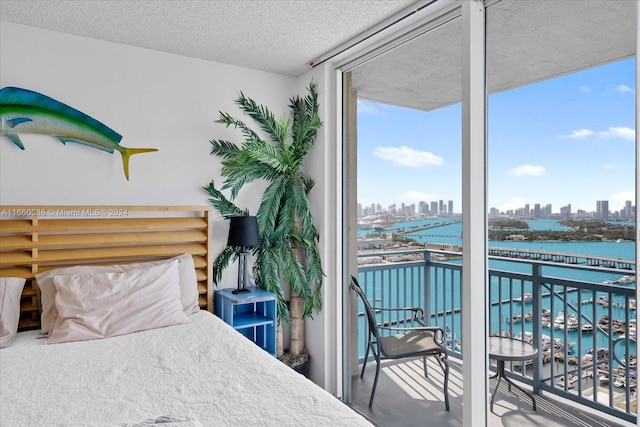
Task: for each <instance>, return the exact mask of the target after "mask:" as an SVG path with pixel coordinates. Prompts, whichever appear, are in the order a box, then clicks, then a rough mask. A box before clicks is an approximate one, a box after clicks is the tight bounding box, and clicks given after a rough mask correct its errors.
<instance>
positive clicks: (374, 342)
mask: <svg viewBox="0 0 640 427" xmlns="http://www.w3.org/2000/svg"><path fill="white" fill-rule="evenodd" d="M350 287H351V289H353V290H354V291H355V292H356V294H358V296H359V297H360V299H361V300H362V303H363V304H364V309H365V312H366V315H367V321H368V325H369V342H368V344H367V351H366V353H365V356H364V363H363V364H362V372H361V373H360V378H362V376H363V375H364V369H365V367H366V366H367V358H368V357H369V350H371V351H372V352H373V357H374V358H375V359H376V377H375V379H374V381H373V388H372V389H371V398H370V399H369V408H371V407H372V405H373V398H374V396H375V394H376V386H377V385H378V376H379V375H380V361H381V360H383V359H402V358H407V357H416V356H422V363H423V367H424V376H425V377H427V378H428V374H427V357H428V356H435V358H436V360H437V361H438V364H439V365H440V368H442V372H443V373H444V386H443V390H444V403H445V405H446V408H447V411H448V410H449V363H448V361H447V348H446V347H445V345H444V343H443V341H442V340H443V337H444V331H443V330H442V328H440V327H439V326H425V323H424V312H423V311H422V309H421V308H418V307H407V308H378V307H372V306H371V305H370V304H369V301H367V297H366V295H365V294H364V292H363V291H362V288H360V284H358V280H357V279H356V278H355V277H353V276H351V284H350ZM376 311H389V312H393V311H395V312H397V313H405V315H404V316H398V319H406V317H405V316H406V313H411V317H410V322H412V324H418V325H421V326H417V327H402V326H391V325H390V322H385V323H384V324H380V323H379V322H378V320H377V319H376ZM381 330H387V331H391V332H395V334H392V335H388V336H382V335H381V334H380V331H381Z"/></svg>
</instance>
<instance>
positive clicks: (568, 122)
mask: <svg viewBox="0 0 640 427" xmlns="http://www.w3.org/2000/svg"><path fill="white" fill-rule="evenodd" d="M635 91H636V89H635V58H630V59H625V60H621V61H617V62H613V63H610V64H606V65H603V66H599V67H595V68H591V69H588V70H583V71H580V72H577V73H573V74H570V75H565V76H561V77H557V78H554V79H550V80H546V81H542V82H539V83H535V84H531V85H527V86H523V87H519V88H515V89H512V90H508V91H505V92H500V93H496V94H492V95H490V96H489V100H488V159H487V160H488V175H487V181H488V187H487V188H488V189H487V192H488V206H490V207H495V208H498V209H499V210H500V211H508V210H515V209H518V208H520V207H524V205H526V204H529V205H532V206H533V205H534V204H536V203H541V204H542V203H544V204H547V203H550V204H552V206H557V207H560V206H565V205H568V203H567V202H566V198H567V192H570V194H571V196H570V197H571V199H572V202H571V205H572V209H573V211H578V210H585V211H591V210H594V206H595V204H594V201H595V200H608V201H609V209H610V210H611V211H619V210H620V209H623V208H624V206H625V202H626V201H628V200H631V201H633V203H635V169H636V165H635V135H636V130H635ZM461 114H462V113H461V105H460V104H455V105H450V106H446V107H443V108H439V109H437V110H434V111H430V112H424V111H417V110H411V109H407V108H402V107H397V106H392V105H385V104H378V103H375V102H372V101H368V100H363V99H360V100H359V101H358V196H357V199H358V201H359V202H360V203H362V204H363V205H370V204H371V203H374V202H375V203H380V204H381V205H382V206H389V205H392V204H394V203H395V204H396V205H400V204H401V203H403V202H404V203H416V204H417V203H419V202H420V201H426V202H429V201H431V200H441V199H442V200H453V201H454V206H458V207H460V206H461V199H462V183H461V182H462V177H461V175H462V166H461V159H462V142H461V141H462V135H461Z"/></svg>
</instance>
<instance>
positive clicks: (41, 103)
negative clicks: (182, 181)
mask: <svg viewBox="0 0 640 427" xmlns="http://www.w3.org/2000/svg"><path fill="white" fill-rule="evenodd" d="M25 133H38V134H45V135H52V136H55V137H56V138H58V139H59V140H60V142H62V143H63V144H66V143H67V142H75V143H77V144H83V145H87V146H89V147H93V148H97V149H98V150H102V151H106V152H107V153H113V152H114V150H117V151H119V152H120V154H121V155H122V166H123V167H124V175H125V177H126V178H127V180H129V157H131V156H132V155H134V154H140V153H149V152H152V151H157V149H156V148H126V147H123V146H121V145H120V140H121V139H122V135H120V134H119V133H118V132H116V131H114V130H113V129H111V128H109V127H107V126H105V125H104V124H102V123H100V122H99V121H97V120H96V119H94V118H93V117H90V116H88V115H86V114H84V113H83V112H81V111H78V110H76V109H75V108H72V107H70V106H68V105H66V104H63V103H62V102H60V101H56V100H55V99H53V98H50V97H48V96H46V95H43V94H41V93H38V92H34V91H31V90H27V89H21V88H18V87H5V88H2V89H0V135H7V137H8V138H9V139H10V140H11V141H12V142H13V143H14V144H15V145H17V146H18V147H20V149H21V150H24V145H23V144H22V141H21V140H20V137H19V136H18V134H25Z"/></svg>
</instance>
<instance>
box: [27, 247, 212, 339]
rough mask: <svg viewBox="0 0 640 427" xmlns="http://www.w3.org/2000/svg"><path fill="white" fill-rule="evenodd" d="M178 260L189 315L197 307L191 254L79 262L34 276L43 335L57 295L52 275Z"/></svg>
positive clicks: (110, 270) (122, 269)
mask: <svg viewBox="0 0 640 427" xmlns="http://www.w3.org/2000/svg"><path fill="white" fill-rule="evenodd" d="M175 259H177V260H178V263H179V265H178V269H179V276H180V279H179V280H180V301H181V302H182V307H183V309H184V312H185V313H186V314H192V313H195V312H196V311H198V310H200V306H199V305H198V297H199V293H198V279H197V277H196V271H195V265H194V263H193V257H192V256H191V254H183V255H180V256H177V257H174V258H170V259H163V260H159V261H150V262H138V263H135V264H116V265H95V266H91V265H79V266H75V267H64V268H56V269H53V270H49V271H45V272H44V273H38V274H36V275H35V277H36V281H37V283H38V288H39V289H40V306H41V307H42V313H41V314H40V324H41V327H42V333H43V334H46V333H47V332H49V329H50V328H51V323H52V318H53V306H54V304H55V298H56V287H55V286H54V284H53V279H54V277H55V276H74V275H76V274H96V273H124V272H126V271H130V270H135V269H144V268H148V267H150V266H153V265H158V264H163V263H167V262H171V261H172V260H175Z"/></svg>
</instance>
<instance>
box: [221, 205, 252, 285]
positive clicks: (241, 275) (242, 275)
mask: <svg viewBox="0 0 640 427" xmlns="http://www.w3.org/2000/svg"><path fill="white" fill-rule="evenodd" d="M230 220H231V223H230V225H229V240H227V246H240V247H242V252H240V254H239V256H238V289H235V290H233V291H232V293H234V294H239V293H243V292H251V291H250V290H249V289H247V288H246V284H247V281H248V276H247V257H248V256H249V252H247V248H251V247H254V246H258V245H259V244H260V235H259V234H258V221H257V219H256V217H255V216H234V217H231V218H230Z"/></svg>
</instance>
